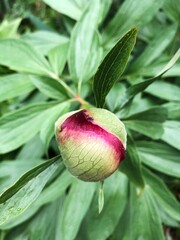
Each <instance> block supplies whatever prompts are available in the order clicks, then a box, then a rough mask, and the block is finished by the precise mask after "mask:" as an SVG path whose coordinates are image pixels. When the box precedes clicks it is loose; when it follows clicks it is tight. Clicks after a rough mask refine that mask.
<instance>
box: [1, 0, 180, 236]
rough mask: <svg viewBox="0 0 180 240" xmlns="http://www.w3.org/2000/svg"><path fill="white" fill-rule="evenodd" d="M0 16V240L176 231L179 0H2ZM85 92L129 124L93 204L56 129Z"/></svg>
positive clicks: (95, 186)
mask: <svg viewBox="0 0 180 240" xmlns="http://www.w3.org/2000/svg"><path fill="white" fill-rule="evenodd" d="M0 19H1V24H0V154H1V155H0V194H1V195H0V240H27V239H32V240H46V239H47V240H51V239H52V240H53V239H55V240H60V239H62V240H73V239H77V240H106V239H109V240H137V239H138V240H161V239H165V240H178V239H179V237H180V232H179V230H178V228H179V221H180V206H179V203H178V197H179V185H180V182H179V177H180V171H179V167H180V164H179V156H180V155H179V151H180V122H179V120H180V82H179V76H180V61H179V60H178V56H179V52H177V51H178V46H179V42H180V40H179V37H180V32H179V22H180V1H179V0H141V1H138V0H124V1H121V0H116V1H111V0H92V1H88V0H66V1H65V0H44V1H34V0H28V1H21V0H16V1H8V0H3V1H1V2H0ZM135 26H136V27H137V28H138V36H137V39H136V45H135V48H134V49H133V51H132V53H131V56H130V58H129V61H128V64H127V66H126V69H125V71H124V73H123V74H122V72H123V70H124V67H125V65H126V63H127V59H128V57H129V54H130V52H131V51H130V49H132V48H133V41H134V38H133V37H134V36H135V35H133V34H132V35H131V34H130V35H131V38H130V39H129V37H128V36H129V35H127V34H126V33H127V32H128V31H129V30H130V29H134V27H135ZM133 31H135V30H131V32H130V33H132V32H133ZM124 34H126V35H124ZM123 36H124V38H123V39H125V40H126V41H125V42H123V40H122V39H121V38H122V37H123ZM119 39H121V40H120V41H119ZM127 39H129V40H127ZM131 40H132V42H131ZM116 43H117V44H116ZM122 43H123V44H122ZM115 44H116V45H115ZM113 46H115V47H114V48H113ZM111 49H112V50H111ZM128 49H129V50H128ZM109 51H110V53H109ZM107 53H109V54H108V55H107ZM105 56H106V58H105V59H104V57H105ZM103 59H104V61H103ZM100 64H101V65H100ZM99 65H100V67H99V70H98V66H99ZM112 66H115V67H114V68H113V67H112ZM97 70H98V71H99V72H98V71H97ZM162 73H163V75H162ZM121 74H122V75H121ZM92 89H93V90H92ZM87 102H88V103H90V104H92V105H96V106H99V107H104V108H106V109H108V110H110V111H112V112H114V113H115V114H116V115H117V116H118V117H119V118H120V119H121V120H122V121H123V122H124V124H125V126H126V128H127V131H128V144H127V154H126V159H125V160H124V161H123V163H122V164H121V165H120V167H119V170H118V171H116V172H115V173H114V174H113V175H112V176H111V177H109V178H108V179H107V180H105V183H104V197H105V198H104V208H103V210H102V212H101V213H100V214H98V196H99V197H100V195H99V192H98V191H99V183H85V182H82V181H79V180H77V179H75V178H73V177H72V176H71V175H70V174H69V173H68V172H67V170H66V169H65V167H64V165H63V163H62V162H61V161H60V159H61V157H60V156H59V151H58V149H57V145H56V142H55V139H54V122H55V121H56V120H57V118H58V117H59V116H61V115H63V114H64V113H66V112H68V111H71V110H76V109H79V108H80V107H85V106H86V104H87ZM50 158H52V159H51V160H48V159H50Z"/></svg>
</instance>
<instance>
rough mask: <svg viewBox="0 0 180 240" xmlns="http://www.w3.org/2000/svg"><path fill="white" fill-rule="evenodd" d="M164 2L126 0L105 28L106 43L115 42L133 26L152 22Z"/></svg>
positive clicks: (160, 0) (162, 0)
mask: <svg viewBox="0 0 180 240" xmlns="http://www.w3.org/2000/svg"><path fill="white" fill-rule="evenodd" d="M163 3H164V0H141V3H139V2H138V1H134V0H126V1H124V2H123V4H122V5H121V6H120V8H119V10H118V12H117V13H116V15H115V16H114V17H113V18H112V20H111V21H110V22H109V23H108V25H107V27H106V29H105V32H104V34H103V40H104V44H106V45H107V44H109V42H115V41H116V40H117V39H119V37H121V36H123V34H125V32H127V31H128V29H130V28H132V27H133V26H138V27H139V28H140V27H142V26H143V25H145V24H147V23H148V22H150V21H151V19H152V18H153V17H154V16H155V14H156V13H157V12H158V10H159V8H160V7H161V6H162V5H163Z"/></svg>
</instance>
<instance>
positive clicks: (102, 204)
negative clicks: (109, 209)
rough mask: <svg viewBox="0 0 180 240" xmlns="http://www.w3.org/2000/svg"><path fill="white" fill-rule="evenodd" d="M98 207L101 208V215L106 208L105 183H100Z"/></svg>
mask: <svg viewBox="0 0 180 240" xmlns="http://www.w3.org/2000/svg"><path fill="white" fill-rule="evenodd" d="M98 206H99V214H100V213H101V212H102V210H103V207H104V181H100V186H99V196H98Z"/></svg>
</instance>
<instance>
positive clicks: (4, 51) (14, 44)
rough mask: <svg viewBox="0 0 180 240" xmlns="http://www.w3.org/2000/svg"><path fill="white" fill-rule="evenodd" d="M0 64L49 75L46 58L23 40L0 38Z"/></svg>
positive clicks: (27, 71) (21, 70)
mask: <svg viewBox="0 0 180 240" xmlns="http://www.w3.org/2000/svg"><path fill="white" fill-rule="evenodd" d="M0 52H1V55H0V65H3V66H7V67H9V68H10V69H12V70H16V71H19V72H26V73H34V74H38V75H45V76H49V75H51V74H52V73H51V69H50V66H49V63H48V62H47V61H46V59H45V58H44V57H43V56H42V55H41V54H40V52H38V51H37V50H36V49H35V48H34V47H33V46H31V45H30V44H28V43H27V42H25V41H23V40H19V39H18V40H17V39H6V40H0Z"/></svg>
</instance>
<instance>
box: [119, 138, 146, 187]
mask: <svg viewBox="0 0 180 240" xmlns="http://www.w3.org/2000/svg"><path fill="white" fill-rule="evenodd" d="M127 142H128V147H127V152H126V158H125V160H124V161H123V162H122V163H121V165H120V167H119V170H120V171H122V172H123V173H125V174H126V175H127V176H128V178H129V179H130V180H131V181H132V182H133V183H135V184H136V185H137V186H139V187H140V188H143V187H144V179H143V175H142V169H141V168H142V166H141V161H140V158H139V154H138V150H137V148H136V145H135V142H134V140H133V138H132V137H131V136H129V137H128V140H127Z"/></svg>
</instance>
